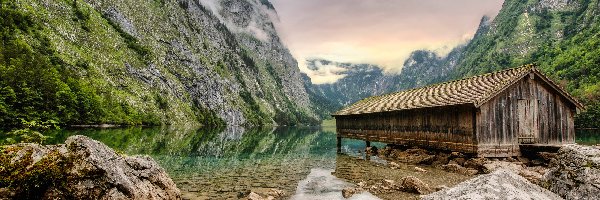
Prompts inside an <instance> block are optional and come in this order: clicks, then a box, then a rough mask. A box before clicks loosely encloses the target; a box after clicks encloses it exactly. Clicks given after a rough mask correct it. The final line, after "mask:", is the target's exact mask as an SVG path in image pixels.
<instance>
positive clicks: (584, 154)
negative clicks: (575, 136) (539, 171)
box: [543, 145, 600, 199]
mask: <svg viewBox="0 0 600 200" xmlns="http://www.w3.org/2000/svg"><path fill="white" fill-rule="evenodd" d="M549 167H550V171H549V172H548V173H546V175H545V177H544V179H543V182H544V183H543V184H545V185H547V186H548V188H549V189H550V191H552V192H555V193H557V194H558V195H560V196H562V197H564V198H566V199H597V198H598V196H599V194H600V149H598V148H595V147H590V146H580V145H566V146H564V147H562V148H561V149H560V150H559V151H558V155H557V156H556V159H553V162H552V163H550V166H549Z"/></svg>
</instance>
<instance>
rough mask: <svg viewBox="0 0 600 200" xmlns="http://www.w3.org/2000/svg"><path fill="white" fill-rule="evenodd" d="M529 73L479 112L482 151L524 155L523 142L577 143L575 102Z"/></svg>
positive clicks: (478, 137) (479, 152) (494, 154)
mask: <svg viewBox="0 0 600 200" xmlns="http://www.w3.org/2000/svg"><path fill="white" fill-rule="evenodd" d="M531 77H532V76H531V75H528V76H527V77H526V78H524V79H521V80H520V81H518V82H517V83H515V84H513V85H512V86H510V87H509V88H508V89H507V90H505V91H504V92H502V93H500V94H499V95H497V96H496V97H494V98H493V99H491V100H490V101H488V102H487V103H485V104H483V105H482V106H481V107H480V109H479V111H478V112H477V117H476V118H477V119H476V120H477V123H476V124H477V127H476V130H477V134H476V135H477V136H476V137H477V142H478V155H479V156H485V157H506V156H517V155H520V150H519V144H525V143H531V144H538V145H539V144H544V145H561V144H565V143H574V141H575V130H574V125H573V116H574V112H575V109H576V107H575V105H573V104H572V103H570V102H569V101H567V100H566V99H565V98H564V97H562V96H561V95H560V94H559V93H556V92H555V91H554V90H553V89H551V87H550V86H548V85H546V84H545V82H543V81H541V79H539V77H535V76H533V77H534V78H531Z"/></svg>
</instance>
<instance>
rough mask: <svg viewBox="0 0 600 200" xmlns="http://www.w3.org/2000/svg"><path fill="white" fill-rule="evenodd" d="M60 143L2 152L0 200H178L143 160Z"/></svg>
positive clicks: (80, 139) (74, 141)
mask: <svg viewBox="0 0 600 200" xmlns="http://www.w3.org/2000/svg"><path fill="white" fill-rule="evenodd" d="M65 143H66V144H64V145H53V146H42V145H37V144H19V145H13V146H8V147H5V148H4V149H3V150H2V152H1V156H2V157H1V158H2V159H1V160H0V162H1V164H2V166H3V167H1V168H0V176H2V177H3V178H2V179H0V188H2V189H1V190H0V191H3V192H0V198H14V199H31V198H34V199H36V198H44V199H46V198H50V199H56V198H58V199H89V198H94V199H180V195H181V194H180V191H179V189H177V187H176V186H175V183H173V181H172V180H171V178H169V176H168V175H167V173H166V172H165V171H164V170H163V169H162V168H161V167H160V166H158V164H157V163H156V162H155V161H154V160H153V159H152V158H150V157H148V156H122V155H119V154H117V153H116V152H115V151H114V150H112V149H111V148H109V147H108V146H106V145H104V144H102V143H100V142H98V141H95V140H92V139H90V138H88V137H85V136H71V137H69V138H68V139H67V140H66V142H65Z"/></svg>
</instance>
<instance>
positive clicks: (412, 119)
mask: <svg viewBox="0 0 600 200" xmlns="http://www.w3.org/2000/svg"><path fill="white" fill-rule="evenodd" d="M581 108H582V106H581V104H579V103H578V102H577V101H576V100H574V99H573V98H572V97H571V96H569V95H568V94H567V93H566V92H564V90H562V89H561V88H560V87H558V86H557V85H556V84H554V83H553V82H552V81H551V80H550V79H548V78H547V77H545V76H544V75H543V74H542V73H540V72H539V71H537V69H536V68H535V66H533V65H526V66H522V67H518V68H512V69H508V70H503V71H499V72H494V73H489V74H484V75H480V76H475V77H470V78H466V79H461V80H457V81H451V82H446V83H441V84H436V85H431V86H427V87H423V88H417V89H413V90H407V91H401V92H397V93H392V94H386V95H382V96H376V97H369V98H366V99H364V100H361V101H359V102H357V103H355V104H353V105H351V106H349V107H347V108H344V109H342V110H340V111H338V112H337V113H335V114H334V115H333V116H334V117H335V119H336V124H337V125H336V126H337V134H338V137H344V138H355V139H361V140H365V141H379V142H384V143H391V144H399V145H414V146H422V147H426V148H435V149H443V150H451V151H460V152H463V153H472V154H477V155H478V156H481V157H507V156H518V155H520V146H522V145H547V146H559V145H562V144H568V143H574V139H575V133H574V125H573V117H574V114H575V113H576V112H577V111H576V110H577V109H581Z"/></svg>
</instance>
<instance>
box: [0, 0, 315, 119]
mask: <svg viewBox="0 0 600 200" xmlns="http://www.w3.org/2000/svg"><path fill="white" fill-rule="evenodd" d="M1 9H2V15H3V21H2V26H1V28H0V29H1V30H2V33H3V34H2V41H3V46H2V48H1V49H0V50H1V52H0V53H1V56H0V124H2V126H3V127H5V128H6V127H12V126H19V125H20V123H21V121H20V119H22V120H26V121H31V120H35V121H47V120H53V121H58V122H59V123H61V124H98V123H111V124H201V125H223V124H228V125H248V126H254V125H261V124H279V125H295V124H311V123H312V124H314V123H317V120H318V118H317V116H316V115H315V114H314V112H313V111H312V110H311V108H310V107H311V105H310V100H309V97H308V95H307V93H306V90H305V88H304V86H303V80H302V77H301V74H300V71H299V69H298V65H297V62H296V60H295V59H294V58H293V57H292V56H291V54H290V53H289V50H288V49H287V48H286V47H285V46H284V45H283V44H282V42H281V40H280V38H279V36H278V35H277V32H276V30H275V28H274V26H273V20H276V19H274V18H276V17H277V14H276V12H275V11H274V8H273V6H272V5H271V4H270V2H269V1H266V0H217V1H212V0H211V1H208V0H206V1H205V0H201V1H191V0H163V1H141V0H133V1H115V0H99V1H87V0H85V1H84V0H75V1H39V0H26V1H18V2H15V1H2V7H1ZM31 58H34V59H31Z"/></svg>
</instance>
